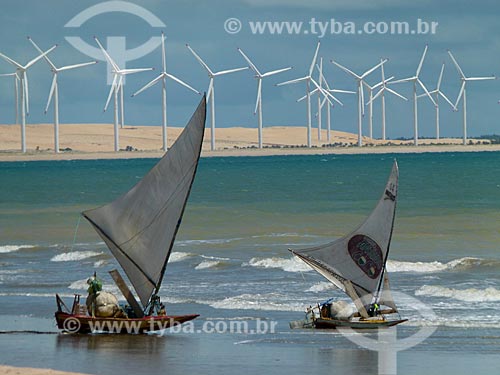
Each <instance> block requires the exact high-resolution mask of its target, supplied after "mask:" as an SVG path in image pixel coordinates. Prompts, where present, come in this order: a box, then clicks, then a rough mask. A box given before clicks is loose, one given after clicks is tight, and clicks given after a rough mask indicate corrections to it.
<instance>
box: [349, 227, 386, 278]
mask: <svg viewBox="0 0 500 375" xmlns="http://www.w3.org/2000/svg"><path fill="white" fill-rule="evenodd" d="M347 249H348V250H349V255H350V256H351V258H352V260H353V261H354V263H356V265H357V266H358V267H359V268H361V270H362V271H363V272H364V273H365V274H366V276H368V277H369V278H371V279H376V278H377V277H378V276H379V275H380V272H381V271H382V266H383V256H382V250H381V249H380V246H379V245H378V244H377V243H376V242H375V241H374V240H372V239H371V238H370V237H368V236H365V235H363V234H357V235H355V236H353V237H352V238H351V239H350V240H349V243H348V244H347Z"/></svg>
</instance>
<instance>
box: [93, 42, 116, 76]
mask: <svg viewBox="0 0 500 375" xmlns="http://www.w3.org/2000/svg"><path fill="white" fill-rule="evenodd" d="M94 40H95V41H96V43H97V45H98V46H99V48H100V49H101V51H102V53H103V54H104V57H105V58H106V60H107V61H108V63H109V64H110V65H111V66H112V67H113V69H114V70H115V71H116V72H118V71H120V68H119V67H118V65H116V63H115V62H114V60H113V59H112V58H111V56H110V55H109V54H108V51H106V49H104V47H103V46H102V44H101V42H99V39H97V37H96V36H95V37H94Z"/></svg>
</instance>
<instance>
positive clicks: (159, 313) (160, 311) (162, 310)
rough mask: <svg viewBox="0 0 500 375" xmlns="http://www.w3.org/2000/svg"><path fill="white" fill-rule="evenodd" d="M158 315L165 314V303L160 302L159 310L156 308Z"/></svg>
mask: <svg viewBox="0 0 500 375" xmlns="http://www.w3.org/2000/svg"><path fill="white" fill-rule="evenodd" d="M158 315H159V316H165V315H167V311H166V310H165V305H164V304H163V303H160V310H158Z"/></svg>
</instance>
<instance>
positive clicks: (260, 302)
mask: <svg viewBox="0 0 500 375" xmlns="http://www.w3.org/2000/svg"><path fill="white" fill-rule="evenodd" d="M283 299H284V297H283V296H279V295H276V294H275V293H270V294H241V295H239V296H234V297H228V298H225V299H223V300H222V301H216V302H211V303H210V304H209V305H210V306H211V307H213V308H214V309H228V310H263V311H304V305H303V304H299V303H282V302H278V301H279V300H283Z"/></svg>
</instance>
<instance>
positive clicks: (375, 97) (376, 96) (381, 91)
mask: <svg viewBox="0 0 500 375" xmlns="http://www.w3.org/2000/svg"><path fill="white" fill-rule="evenodd" d="M384 90H387V88H385V89H384V88H383V87H382V88H381V89H380V90H378V92H377V93H376V94H375V95H373V97H372V98H371V99H370V100H368V102H367V103H366V105H369V104H370V103H373V102H374V101H375V99H377V98H378V97H379V96H380V95H382V93H383V92H384Z"/></svg>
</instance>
